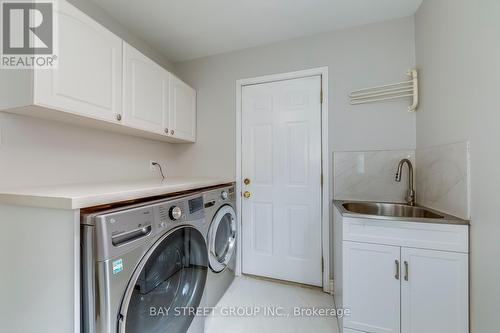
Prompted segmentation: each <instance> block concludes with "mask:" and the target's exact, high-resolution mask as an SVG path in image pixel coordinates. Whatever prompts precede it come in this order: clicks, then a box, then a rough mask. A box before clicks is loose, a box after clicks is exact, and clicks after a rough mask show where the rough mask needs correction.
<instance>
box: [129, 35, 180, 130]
mask: <svg viewBox="0 0 500 333" xmlns="http://www.w3.org/2000/svg"><path fill="white" fill-rule="evenodd" d="M169 75H170V74H169V73H168V72H167V71H166V70H165V69H163V68H162V67H161V66H160V65H158V64H157V63H155V62H154V61H152V60H151V59H149V58H148V57H146V56H145V55H144V54H142V53H141V52H139V51H138V50H136V49H135V48H133V47H132V46H130V45H128V44H127V43H125V42H124V43H123V84H124V89H123V92H124V94H123V101H124V103H123V123H124V124H125V125H127V126H131V127H135V128H140V129H144V130H147V131H150V132H156V133H163V134H166V133H165V129H168V128H169V120H168V119H169V113H168V112H169V91H168V90H169V89H168V84H169Z"/></svg>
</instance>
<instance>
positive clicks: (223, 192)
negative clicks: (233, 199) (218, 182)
mask: <svg viewBox="0 0 500 333" xmlns="http://www.w3.org/2000/svg"><path fill="white" fill-rule="evenodd" d="M220 197H221V198H222V200H226V199H227V197H228V194H227V191H222V193H221V194H220Z"/></svg>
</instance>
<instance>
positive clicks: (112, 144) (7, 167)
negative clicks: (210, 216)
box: [0, 113, 175, 188]
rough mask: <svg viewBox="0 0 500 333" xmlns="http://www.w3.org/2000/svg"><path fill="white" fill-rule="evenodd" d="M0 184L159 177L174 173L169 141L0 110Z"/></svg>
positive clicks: (52, 183)
mask: <svg viewBox="0 0 500 333" xmlns="http://www.w3.org/2000/svg"><path fill="white" fill-rule="evenodd" d="M0 133H1V134H0V142H1V143H0V187H1V188H9V187H23V186H39V185H40V186H43V185H55V184H67V183H79V182H100V181H113V180H124V179H146V178H152V177H157V176H158V175H157V173H152V172H151V171H150V170H149V160H157V161H158V162H159V163H162V165H163V166H164V170H165V165H166V171H167V172H168V173H169V174H172V173H175V159H174V158H173V149H172V146H173V145H172V144H168V143H163V142H157V141H151V140H146V139H141V138H136V137H133V136H126V135H121V134H114V133H107V132H105V131H100V130H95V129H89V128H84V127H77V126H73V125H67V124H62V123H58V122H53V121H49V120H40V119H35V118H30V117H24V116H19V115H13V114H7V113H0Z"/></svg>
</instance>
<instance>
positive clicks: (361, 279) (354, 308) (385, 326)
mask: <svg viewBox="0 0 500 333" xmlns="http://www.w3.org/2000/svg"><path fill="white" fill-rule="evenodd" d="M343 262H344V271H343V284H344V304H343V306H344V307H345V308H348V309H350V310H351V315H350V316H346V317H344V327H345V328H351V329H356V330H360V331H364V332H370V333H398V332H399V331H400V274H399V276H398V274H397V273H398V272H400V268H401V267H400V265H399V264H400V247H397V246H386V245H375V244H366V243H355V242H347V241H344V242H343Z"/></svg>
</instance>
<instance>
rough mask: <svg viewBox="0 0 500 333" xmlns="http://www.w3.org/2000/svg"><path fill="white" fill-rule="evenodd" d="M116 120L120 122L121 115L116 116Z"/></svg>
mask: <svg viewBox="0 0 500 333" xmlns="http://www.w3.org/2000/svg"><path fill="white" fill-rule="evenodd" d="M116 120H118V121H121V120H122V115H121V114H119V113H118V114H117V115H116Z"/></svg>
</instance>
